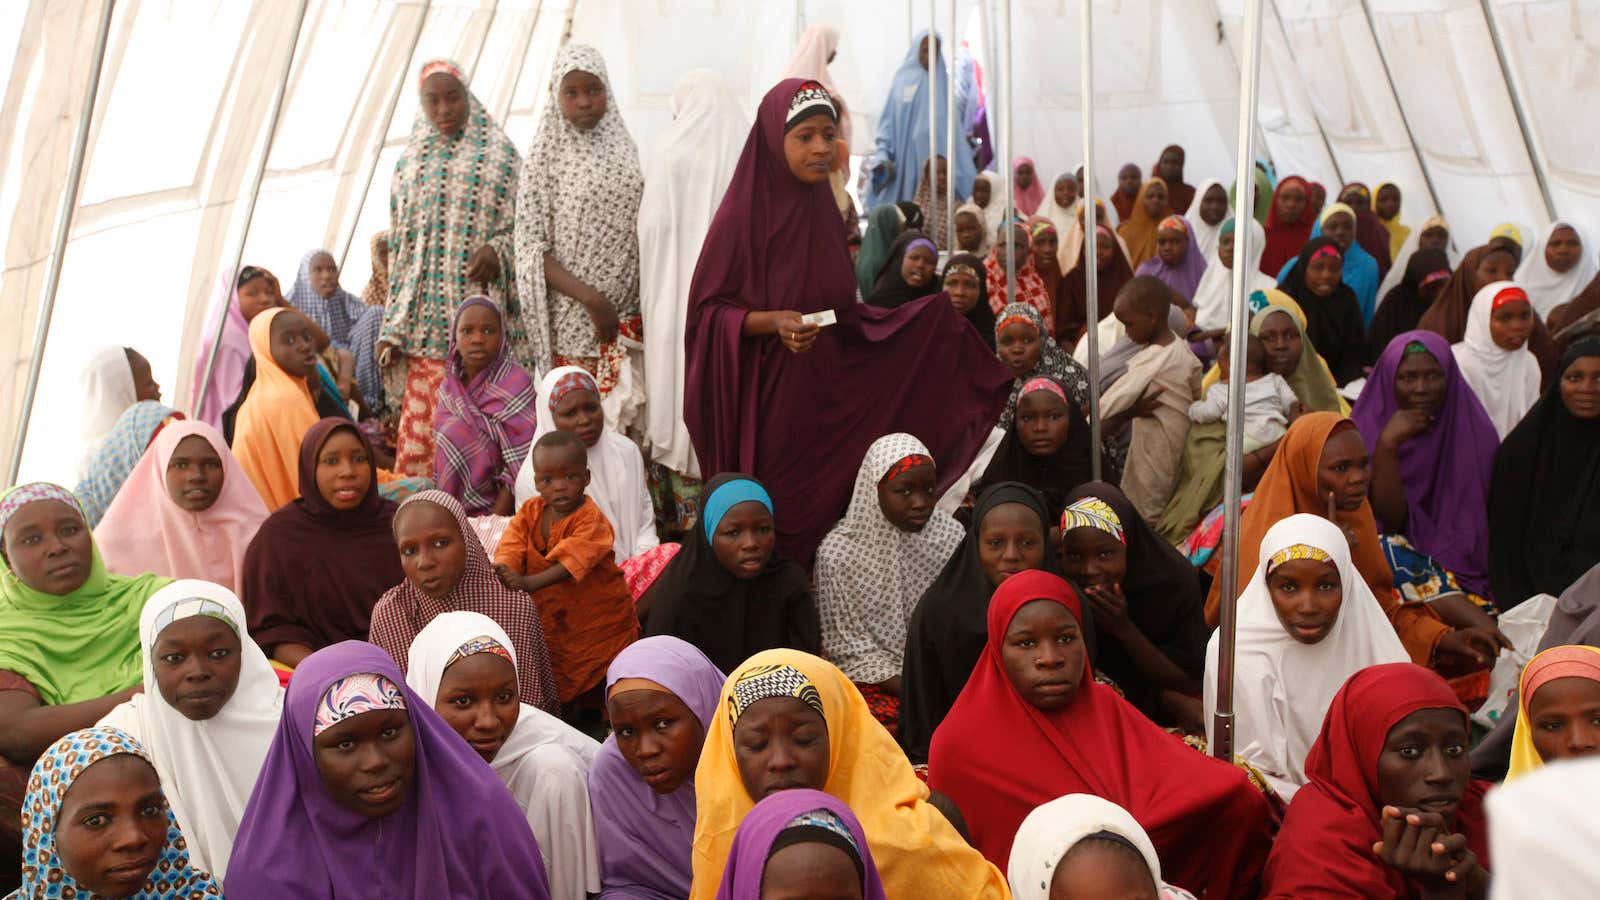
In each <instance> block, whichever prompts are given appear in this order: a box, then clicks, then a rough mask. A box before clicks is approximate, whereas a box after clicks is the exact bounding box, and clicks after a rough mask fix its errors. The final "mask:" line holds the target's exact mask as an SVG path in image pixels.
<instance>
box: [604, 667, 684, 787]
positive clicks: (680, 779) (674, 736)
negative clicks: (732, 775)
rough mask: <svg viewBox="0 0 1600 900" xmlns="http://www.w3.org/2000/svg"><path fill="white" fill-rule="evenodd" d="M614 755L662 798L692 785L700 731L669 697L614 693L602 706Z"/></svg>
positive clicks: (676, 700) (640, 692) (645, 692)
mask: <svg viewBox="0 0 1600 900" xmlns="http://www.w3.org/2000/svg"><path fill="white" fill-rule="evenodd" d="M606 712H607V713H609V714H610V716H611V731H612V734H614V735H615V736H616V739H617V750H618V751H620V752H621V753H622V758H623V759H625V760H627V761H628V765H629V766H632V767H633V771H634V772H635V773H636V774H638V776H639V778H640V780H642V781H643V782H644V783H645V784H646V785H649V787H650V790H652V791H655V792H656V794H658V795H661V796H665V795H667V794H670V793H672V792H673V791H676V790H677V789H678V788H680V787H682V786H684V785H685V784H688V783H689V782H691V781H693V780H694V769H695V766H697V765H698V764H699V763H700V748H701V746H702V745H704V744H705V741H706V731H705V728H704V727H702V726H701V725H700V720H699V719H697V718H695V716H694V713H693V712H691V711H690V710H689V707H688V706H687V705H685V704H684V702H683V701H682V700H680V699H679V698H678V697H677V696H676V695H674V694H668V693H665V692H663V691H651V690H638V691H619V692H617V693H616V694H613V695H612V696H611V697H610V699H608V700H606Z"/></svg>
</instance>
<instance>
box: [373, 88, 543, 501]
mask: <svg viewBox="0 0 1600 900" xmlns="http://www.w3.org/2000/svg"><path fill="white" fill-rule="evenodd" d="M417 80H418V86H419V89H420V91H421V93H422V102H421V106H420V109H419V111H418V113H417V119H416V123H415V124H413V125H412V126H411V137H410V139H409V140H408V141H407V143H406V149H405V151H404V152H402V153H401V154H400V161H399V162H398V163H397V164H396V165H395V170H394V181H393V182H392V184H391V186H390V188H389V221H390V222H391V223H392V224H391V228H390V231H389V302H388V306H387V307H385V309H384V317H383V329H382V331H381V333H380V338H379V343H378V365H380V366H382V367H383V368H385V369H398V370H400V372H397V373H396V375H397V379H396V380H398V381H400V382H402V383H404V384H405V393H404V396H403V397H390V398H389V401H390V403H391V405H393V404H396V403H398V404H399V406H400V433H399V437H398V439H397V440H396V441H395V457H396V462H395V466H396V469H397V470H398V472H399V473H400V474H402V475H407V476H413V475H428V474H430V473H431V472H432V470H433V430H432V426H433V407H434V404H435V403H436V402H437V399H436V398H437V395H438V391H439V385H440V384H441V383H442V382H443V381H444V370H445V356H446V355H447V354H448V353H449V350H450V323H451V317H452V316H453V315H454V314H455V309H456V305H457V304H458V303H460V302H461V301H462V300H464V299H466V298H467V296H468V295H470V294H474V293H479V292H483V293H487V294H488V295H489V297H491V298H493V299H498V300H499V301H500V302H501V304H502V305H503V306H504V307H505V309H506V311H507V313H508V314H509V317H510V319H511V322H512V327H511V329H510V334H509V335H508V337H509V338H510V340H511V346H512V353H513V356H515V357H516V358H517V359H519V360H521V361H523V362H527V361H528V356H527V355H526V348H525V347H524V346H523V344H524V342H525V340H526V335H527V324H526V320H525V318H524V316H523V311H522V307H521V306H520V305H519V304H518V303H517V295H516V283H515V281H514V279H513V278H512V272H513V268H512V253H511V230H512V225H513V219H514V218H515V214H516V205H515V204H516V194H515V191H516V182H517V164H518V160H517V148H516V147H514V146H512V144H511V141H510V140H509V139H508V138H506V135H505V132H503V131H501V130H500V126H499V125H496V124H495V122H494V119H493V118H492V117H490V115H489V112H488V110H485V109H484V108H483V104H481V103H479V102H478V98H477V97H475V96H473V94H472V92H471V91H469V90H467V87H466V82H465V76H463V75H462V73H461V68H460V67H459V66H457V65H456V64H455V63H453V62H450V61H449V60H442V59H439V60H433V61H432V62H429V63H426V64H424V65H423V67H422V73H421V75H419V76H418V79H417ZM401 373H403V374H401Z"/></svg>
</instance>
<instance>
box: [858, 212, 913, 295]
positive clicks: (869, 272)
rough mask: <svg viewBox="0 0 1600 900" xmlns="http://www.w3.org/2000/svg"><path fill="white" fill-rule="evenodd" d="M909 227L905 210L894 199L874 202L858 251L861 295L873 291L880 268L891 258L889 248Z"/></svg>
mask: <svg viewBox="0 0 1600 900" xmlns="http://www.w3.org/2000/svg"><path fill="white" fill-rule="evenodd" d="M905 227H906V217H905V214H904V213H902V212H900V207H898V206H896V205H894V204H893V203H885V204H884V205H882V206H875V207H873V208H872V211H871V212H869V213H867V233H866V234H865V235H863V236H862V238H861V249H860V250H859V251H857V253H856V284H858V285H860V286H861V296H862V297H866V296H867V295H868V294H870V293H872V286H873V285H874V284H876V283H877V281H878V270H879V269H881V268H883V264H884V263H886V262H888V261H889V248H890V247H892V246H893V245H894V241H895V238H897V237H899V236H900V232H902V231H904V230H905Z"/></svg>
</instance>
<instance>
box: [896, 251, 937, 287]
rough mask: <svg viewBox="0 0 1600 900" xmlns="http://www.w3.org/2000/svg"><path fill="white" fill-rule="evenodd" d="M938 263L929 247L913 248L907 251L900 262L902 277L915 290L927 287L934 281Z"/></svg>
mask: <svg viewBox="0 0 1600 900" xmlns="http://www.w3.org/2000/svg"><path fill="white" fill-rule="evenodd" d="M937 263H938V260H937V258H936V257H935V256H934V253H933V251H932V250H929V249H928V248H927V247H913V248H911V249H910V250H908V251H906V254H905V256H904V257H903V258H901V260H900V277H901V278H904V279H905V280H906V284H908V285H910V286H912V287H914V288H920V287H927V286H928V284H929V282H931V281H933V272H934V268H935V266H936V264H937Z"/></svg>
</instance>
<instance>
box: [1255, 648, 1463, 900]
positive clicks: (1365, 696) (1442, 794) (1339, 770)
mask: <svg viewBox="0 0 1600 900" xmlns="http://www.w3.org/2000/svg"><path fill="white" fill-rule="evenodd" d="M1471 770H1472V764H1471V762H1470V761H1469V760H1468V758H1467V710H1466V708H1465V707H1463V706H1462V705H1461V702H1460V701H1459V700H1457V699H1456V695H1455V693H1454V692H1452V691H1451V690H1450V686H1449V685H1448V684H1446V683H1445V681H1444V679H1443V678H1441V677H1439V676H1438V675H1437V674H1435V673H1434V672H1432V671H1430V670H1428V669H1424V668H1422V667H1421V666H1418V665H1413V664H1411V663H1389V664H1387V665H1381V666H1369V667H1368V668H1365V669H1362V670H1361V671H1360V672H1357V673H1356V674H1354V675H1352V676H1350V680H1348V681H1346V682H1345V683H1344V687H1342V688H1340V689H1339V693H1338V694H1337V695H1335V696H1334V698H1333V705H1332V706H1330V707H1329V708H1328V717H1327V719H1326V720H1324V722H1323V723H1322V733H1321V734H1319V735H1318V736H1317V742H1316V743H1315V744H1312V745H1311V751H1310V752H1309V753H1307V754H1306V777H1307V779H1308V781H1307V783H1306V785H1305V787H1302V788H1301V789H1300V790H1299V791H1298V792H1297V793H1296V794H1295V795H1294V802H1293V803H1290V804H1289V812H1288V815H1287V816H1285V817H1284V820H1283V828H1282V829H1281V830H1280V831H1279V832H1278V840H1277V843H1276V844H1275V845H1274V846H1273V848H1272V857H1271V858H1270V859H1269V860H1268V861H1267V875H1266V883H1265V888H1266V891H1265V896H1266V897H1268V898H1290V897H1326V898H1338V897H1349V898H1352V900H1355V898H1363V900H1364V898H1370V897H1397V898H1399V897H1406V898H1410V897H1423V896H1435V895H1436V894H1435V892H1438V891H1445V890H1448V889H1450V888H1451V887H1454V886H1457V885H1461V886H1464V887H1465V889H1466V892H1465V894H1464V896H1468V897H1474V896H1482V895H1483V891H1484V889H1485V887H1486V885H1487V884H1488V880H1489V873H1488V871H1487V867H1488V860H1489V857H1488V829H1487V822H1486V821H1485V819H1484V814H1483V795H1484V791H1485V790H1486V789H1487V788H1488V785H1487V783H1485V782H1482V781H1474V780H1473V779H1472V777H1471ZM1412 817H1415V819H1414V820H1413V818H1412ZM1408 832H1409V833H1408ZM1430 834H1431V835H1432V838H1431V840H1430V839H1428V836H1429V835H1430ZM1374 845H1379V849H1378V852H1376V853H1375V852H1373V847H1374ZM1430 845H1432V846H1430ZM1440 845H1442V846H1443V848H1444V852H1443V853H1436V852H1434V847H1436V846H1440Z"/></svg>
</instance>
